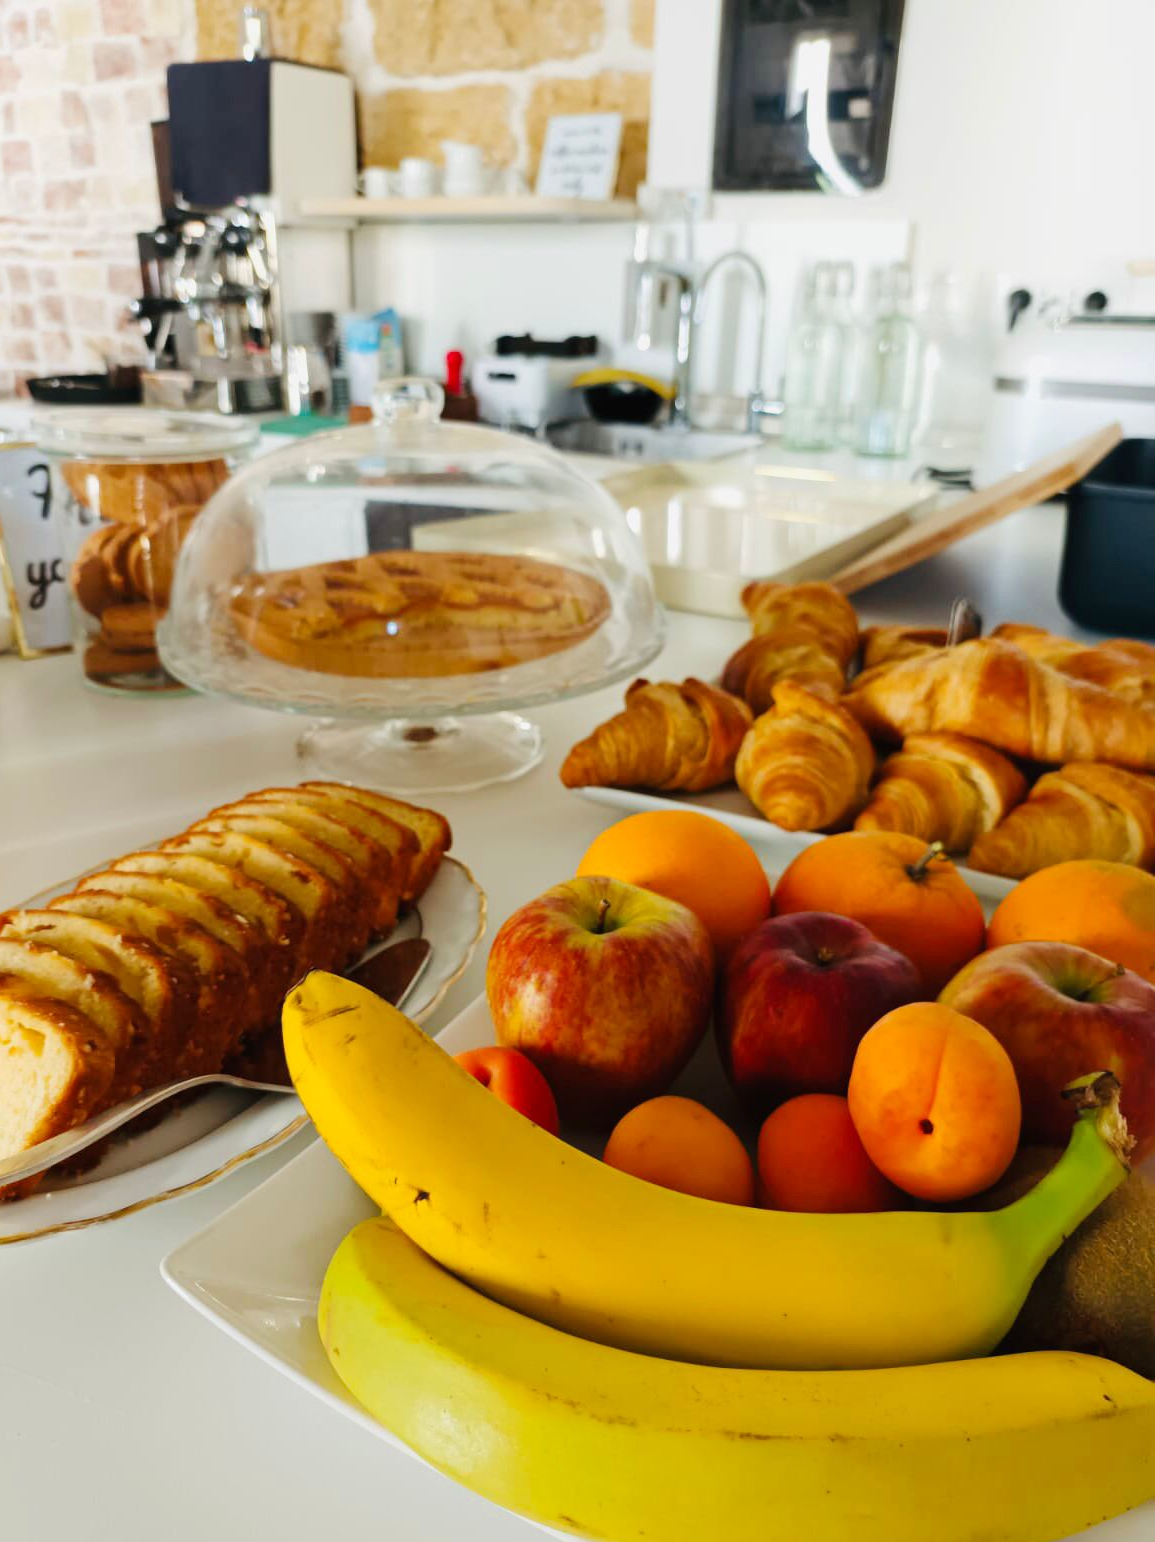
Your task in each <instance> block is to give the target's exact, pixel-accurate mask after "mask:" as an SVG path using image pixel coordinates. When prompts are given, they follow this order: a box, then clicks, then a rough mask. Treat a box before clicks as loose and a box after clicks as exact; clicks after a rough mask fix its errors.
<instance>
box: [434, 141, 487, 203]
mask: <svg viewBox="0 0 1155 1542" xmlns="http://www.w3.org/2000/svg"><path fill="white" fill-rule="evenodd" d="M441 149H442V152H443V154H444V156H445V191H446V193H447V194H448V195H449V196H450V197H451V198H469V197H472V196H474V195H476V194H478V193H484V192H485V188H486V175H485V158H484V156H483V155H482V151H481V146H480V145H468V144H462V143H460V141H458V140H456V139H443V140H442V141H441Z"/></svg>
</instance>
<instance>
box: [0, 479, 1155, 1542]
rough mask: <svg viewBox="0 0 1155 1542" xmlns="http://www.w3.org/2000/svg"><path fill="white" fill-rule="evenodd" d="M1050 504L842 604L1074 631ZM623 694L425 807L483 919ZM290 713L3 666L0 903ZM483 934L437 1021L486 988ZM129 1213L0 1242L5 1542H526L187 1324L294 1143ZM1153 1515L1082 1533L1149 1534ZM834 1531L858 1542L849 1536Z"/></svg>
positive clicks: (221, 784)
mask: <svg viewBox="0 0 1155 1542" xmlns="http://www.w3.org/2000/svg"><path fill="white" fill-rule="evenodd" d="M1061 535H1062V513H1061V511H1060V510H1058V509H1056V508H1053V507H1048V508H1041V509H1031V510H1026V511H1024V512H1022V513H1020V514H1017V515H1014V516H1012V517H1011V518H1010V519H1008V520H1007V521H1006V522H1005V523H1003V524H1001V525H997V526H994V527H991V528H990V529H988V530H985V531H982V532H980V533H979V534H977V535H975V536H973V537H971V538H970V539H968V540H966V541H964V542H962V543H960V544H959V545H958V546H957V547H956V548H954V549H953V550H951V551H950V552H948V553H945V554H943V555H942V556H940V557H937V558H934V559H933V560H931V561H929V562H926V563H924V564H923V565H922V566H920V567H918V568H915V569H912V570H910V571H909V572H907V573H905V574H902V575H900V576H899V577H896V578H894V579H892V580H890V581H888V582H887V583H885V584H881V585H878V586H876V587H875V588H874V589H871V590H869V591H866V592H865V593H863V594H862V595H860V596H857V597H856V603H857V604H858V606H859V608H860V611H861V614H862V616H863V619H864V621H866V622H879V621H905V622H920V623H934V622H943V621H944V620H945V618H946V615H947V611H948V608H949V605H950V602H951V600H952V599H953V597H954V596H955V595H956V594H959V593H964V594H967V595H969V596H970V597H971V598H972V599H973V600H974V601H975V602H976V603H977V605H978V607H979V609H980V610H981V611H982V612H983V614H984V617H985V619H986V621H987V623H988V624H994V623H995V622H998V621H1001V620H1007V619H1016V620H1021V621H1031V622H1036V623H1039V624H1041V625H1044V626H1049V627H1056V628H1061V629H1066V630H1070V628H1069V627H1067V624H1066V623H1065V621H1064V619H1063V617H1062V615H1061V613H1060V611H1059V609H1058V606H1057V603H1056V600H1055V584H1056V578H1057V571H1058V554H1059V546H1060V542H1061ZM744 635H745V628H744V627H743V626H742V625H741V624H739V623H735V622H725V621H718V620H711V619H708V618H705V617H699V616H685V615H673V616H671V618H670V635H669V641H668V644H667V647H666V649H665V651H664V653H663V654H662V655H661V657H660V658H659V659H658V660H657V661H655V663H654V665H653V666H652V669H651V671H650V672H651V674H652V676H653V677H654V678H662V677H667V678H681V677H682V676H683V675H685V674H687V673H697V674H702V675H707V676H708V675H710V674H711V673H713V672H714V671H715V670H717V669H718V668H719V666H720V665H721V663H722V661H723V660H724V659H725V657H726V655H727V654H728V652H729V651H730V650H731V648H732V647H733V646H734V645H735V644H736V643H737V641H738V640H739V639H740V638H742V637H743V636H744ZM619 700H620V687H618V688H614V689H612V690H609V691H605V692H602V693H599V694H597V695H594V696H589V697H586V698H584V699H579V700H577V701H572V702H566V703H559V704H558V705H556V706H551V707H547V708H544V709H542V710H540V711H539V712H538V713H537V714H536V715H537V717H538V718H539V720H540V722H541V724H542V726H543V728H544V730H545V734H546V744H547V748H546V758H545V763H544V764H543V765H541V766H540V767H538V768H537V769H536V770H535V771H533V772H532V773H530V775H529V776H528V777H526V778H525V779H524V780H522V781H520V782H518V783H516V784H515V785H514V786H506V787H496V788H490V789H487V790H485V791H482V792H478V793H471V794H468V795H462V796H455V797H450V796H446V797H442V798H439V799H437V800H436V801H437V802H438V804H439V805H440V806H441V807H443V808H444V810H445V812H446V813H447V815H448V816H449V818H450V819H451V820H452V823H453V830H454V849H455V851H458V852H459V853H460V854H461V856H462V857H463V859H464V860H465V861H467V862H468V863H469V864H470V866H471V867H472V868H473V870H474V871H475V872H476V874H477V877H478V879H479V881H480V882H481V883H482V884H483V885H484V887H485V888H486V889H487V890H488V891H489V896H490V907H491V908H490V917H491V924H492V926H496V925H497V924H499V923H500V921H501V920H502V919H503V918H504V917H505V916H506V915H507V914H509V912H510V911H511V910H513V909H514V908H515V907H516V906H517V905H518V904H520V903H522V902H524V901H525V900H526V899H528V898H529V897H531V896H532V895H534V894H537V893H538V892H540V891H541V890H543V889H545V888H546V887H548V886H549V885H550V884H552V883H554V882H556V881H557V880H559V879H560V878H562V877H565V876H566V875H568V874H569V873H571V872H572V870H573V867H574V864H575V862H576V860H577V858H578V856H579V854H580V853H581V851H582V850H583V849H584V847H585V846H586V845H587V844H588V842H589V841H590V840H591V839H592V837H593V836H594V835H595V834H596V833H597V831H598V830H599V829H601V828H602V827H603V826H604V825H605V824H607V823H608V822H609V819H608V815H607V813H606V812H605V811H604V810H599V809H597V808H595V807H594V806H593V805H591V804H589V803H586V802H584V801H583V800H582V799H581V798H579V797H577V796H575V795H573V794H570V793H566V792H565V791H563V789H562V788H561V786H560V784H559V782H558V779H557V768H558V765H559V763H560V761H561V759H562V757H563V755H564V753H565V751H566V750H567V748H568V747H569V745H570V744H571V743H572V742H573V740H574V739H575V738H577V737H579V736H580V735H581V734H584V733H585V732H587V731H588V730H589V728H590V727H592V725H593V724H594V723H595V722H597V721H598V720H599V719H601V718H602V717H604V716H606V715H607V714H608V713H609V712H610V711H611V710H613V709H614V708H615V707H616V705H617V703H618V701H619ZM299 728H300V724H299V723H298V722H296V721H294V720H293V719H291V718H288V717H281V716H278V715H276V714H273V713H265V712H260V711H256V710H250V709H247V708H244V707H240V706H237V705H234V704H232V703H228V702H219V701H213V700H207V699H202V698H196V697H173V698H169V699H165V700H157V699H155V698H154V699H147V700H139V701H136V700H125V699H114V698H111V697H107V696H103V695H98V694H97V693H95V692H93V691H91V690H89V689H88V688H86V687H85V686H84V685H83V684H82V682H81V680H80V675H79V670H78V668H77V665H76V661H75V660H74V659H72V658H70V657H67V656H66V657H60V658H52V659H43V660H37V661H34V662H28V663H24V662H20V661H19V660H16V659H14V658H7V659H0V904H11V903H13V902H15V901H18V900H19V899H21V898H22V897H23V896H25V895H27V894H29V893H31V892H32V891H34V890H36V889H39V888H41V887H43V886H44V885H46V884H49V883H51V882H53V881H54V880H57V879H60V878H64V877H66V876H67V875H69V874H72V873H76V872H79V871H80V870H82V869H84V868H85V867H86V866H88V865H90V864H92V863H95V862H97V861H99V860H100V859H101V858H104V857H107V856H109V855H110V854H112V853H115V852H117V851H119V850H122V849H125V848H127V847H128V846H130V845H131V844H132V843H134V842H139V841H144V840H148V839H149V838H150V837H155V836H156V835H157V834H158V833H161V832H163V831H165V830H168V829H171V828H176V827H178V826H180V825H181V824H183V823H185V822H186V821H187V820H189V819H190V818H192V817H193V816H194V815H196V814H197V813H198V812H199V811H203V810H207V809H208V808H209V807H211V806H212V805H213V804H215V803H219V802H221V801H222V800H223V799H225V798H228V797H232V796H237V795H239V794H240V793H242V792H243V791H245V790H246V789H248V788H252V787H257V786H261V785H262V784H267V783H270V782H278V781H293V780H295V779H296V777H297V771H296V766H295V763H294V753H293V746H294V741H295V739H296V736H297V734H298V732H299ZM484 955H485V949H484V946H483V947H482V949H481V950H479V954H478V957H477V958H476V959H475V960H474V963H473V965H472V966H471V968H470V969H469V971H468V973H467V975H466V977H465V978H464V979H463V980H462V981H461V982H460V983H459V984H458V985H457V987H456V988H455V989H454V990H453V992H452V993H451V995H450V997H449V999H448V1000H447V1001H446V1002H445V1003H444V1005H443V1007H442V1008H441V1010H440V1011H439V1013H438V1014H437V1017H436V1018H435V1026H437V1025H440V1024H443V1023H444V1022H446V1021H447V1020H448V1019H449V1018H450V1017H452V1016H453V1015H455V1014H456V1013H457V1012H459V1011H460V1010H461V1008H462V1007H463V1006H464V1005H465V1004H466V1003H467V1002H468V1001H469V1000H470V999H471V997H472V996H473V995H474V994H475V993H476V992H477V991H478V990H479V989H480V988H481V984H482V976H483V970H484ZM305 1139H306V1137H305V1136H304V1135H301V1136H298V1137H297V1138H296V1140H295V1141H294V1142H292V1143H290V1144H289V1145H288V1146H286V1147H282V1148H281V1149H280V1150H279V1151H278V1152H276V1153H273V1154H270V1155H269V1156H266V1157H265V1158H263V1159H261V1160H260V1161H258V1162H255V1163H253V1164H251V1165H249V1166H248V1167H246V1168H244V1169H242V1170H241V1171H239V1172H237V1173H234V1174H233V1175H231V1176H230V1177H228V1178H227V1179H225V1180H224V1181H222V1182H221V1183H219V1184H217V1185H215V1186H214V1187H211V1188H209V1189H206V1190H203V1191H201V1192H199V1193H196V1194H192V1195H189V1196H187V1197H185V1198H183V1199H181V1200H178V1201H175V1202H172V1203H169V1204H166V1205H160V1206H157V1207H156V1208H153V1209H149V1210H145V1211H143V1212H141V1213H139V1214H137V1215H135V1216H132V1217H129V1218H127V1219H125V1220H121V1221H117V1222H113V1223H110V1224H108V1225H103V1226H98V1227H94V1228H92V1229H91V1230H87V1231H81V1232H78V1233H75V1234H72V1235H64V1236H59V1237H54V1238H49V1239H47V1240H44V1241H39V1242H34V1243H31V1244H28V1245H25V1246H18V1247H12V1248H0V1428H2V1429H3V1431H4V1439H3V1440H2V1441H0V1494H2V1495H3V1510H4V1515H3V1523H2V1525H0V1530H2V1532H3V1535H4V1537H5V1538H6V1539H8V1538H11V1542H33V1539H37V1538H48V1539H56V1538H62V1537H65V1536H77V1537H80V1538H84V1539H85V1542H113V1539H115V1542H155V1539H156V1538H157V1537H163V1538H164V1539H165V1542H201V1539H203V1538H207V1537H211V1538H212V1539H213V1542H262V1539H265V1538H269V1539H272V1538H276V1539H277V1542H315V1539H317V1538H320V1537H340V1538H341V1539H342V1542H381V1539H382V1538H388V1539H389V1542H448V1539H449V1538H469V1539H470V1542H520V1539H528V1538H530V1537H531V1536H533V1535H535V1534H536V1533H535V1532H534V1531H533V1530H532V1529H530V1528H529V1527H528V1526H527V1525H526V1524H525V1523H524V1522H522V1521H520V1520H518V1519H516V1518H515V1517H512V1516H510V1515H508V1514H506V1513H505V1512H502V1511H500V1510H498V1509H495V1508H494V1507H492V1506H491V1505H489V1504H487V1503H486V1502H484V1501H482V1500H480V1499H478V1498H475V1497H474V1496H473V1495H471V1494H469V1493H467V1492H466V1491H465V1490H463V1489H460V1488H458V1487H456V1486H455V1485H453V1484H452V1483H450V1482H449V1481H448V1480H446V1479H444V1478H442V1477H440V1476H439V1475H438V1474H437V1473H435V1472H433V1471H431V1470H430V1469H428V1468H426V1467H424V1466H422V1465H421V1464H419V1463H417V1462H415V1461H412V1460H409V1459H408V1458H406V1457H404V1456H402V1455H401V1454H399V1453H397V1452H396V1451H393V1450H391V1449H390V1448H389V1447H388V1446H386V1445H385V1444H384V1443H383V1442H380V1441H378V1440H376V1439H374V1438H373V1437H372V1436H371V1435H369V1434H367V1433H366V1432H365V1431H363V1430H361V1429H359V1428H357V1427H355V1426H354V1425H352V1424H350V1423H348V1422H347V1421H345V1420H343V1419H339V1418H335V1417H334V1416H333V1414H332V1413H331V1412H330V1411H329V1410H328V1409H327V1408H325V1407H324V1406H323V1405H322V1404H321V1403H319V1402H318V1401H316V1400H315V1399H313V1398H310V1397H308V1396H306V1395H305V1394H304V1393H303V1392H301V1391H300V1390H298V1389H297V1388H295V1387H294V1386H292V1385H291V1384H290V1383H289V1382H288V1381H286V1380H284V1379H283V1378H282V1377H280V1376H279V1375H277V1374H276V1373H275V1372H274V1371H273V1370H271V1369H269V1368H268V1367H267V1366H265V1365H263V1364H261V1363H260V1362H259V1361H258V1360H257V1359H255V1358H254V1357H253V1356H251V1355H249V1354H246V1353H245V1352H244V1351H242V1350H241V1349H239V1348H238V1347H237V1346H236V1345H235V1344H234V1343H232V1342H231V1341H230V1340H229V1339H228V1338H226V1337H225V1336H224V1335H222V1334H221V1333H219V1332H217V1331H216V1330H215V1329H213V1328H212V1327H211V1326H210V1325H209V1324H208V1323H207V1322H205V1321H203V1320H202V1319H201V1318H199V1317H198V1316H196V1315H195V1314H194V1313H193V1312H191V1311H190V1310H189V1309H188V1308H187V1307H186V1306H184V1305H183V1304H182V1303H181V1302H180V1301H178V1299H177V1298H176V1297H175V1296H174V1295H173V1294H172V1293H171V1292H170V1291H169V1290H168V1289H167V1288H166V1287H165V1286H164V1285H163V1284H162V1282H161V1279H160V1275H159V1273H158V1264H159V1261H160V1259H161V1258H162V1257H163V1256H164V1254H165V1253H167V1252H168V1251H169V1250H170V1249H172V1248H173V1247H174V1246H175V1245H176V1244H177V1243H178V1242H180V1241H182V1240H183V1239H184V1238H186V1237H188V1236H189V1235H191V1234H192V1233H193V1232H195V1231H197V1230H198V1229H199V1228H200V1227H202V1226H203V1225H204V1224H205V1223H206V1222H207V1221H208V1220H209V1219H210V1218H211V1217H213V1216H215V1215H217V1214H218V1213H219V1212H220V1211H221V1210H223V1209H224V1208H225V1207H226V1206H228V1205H230V1204H232V1203H234V1202H235V1201H236V1200H237V1199H239V1198H240V1197H241V1196H242V1195H244V1194H245V1193H246V1192H248V1191H249V1190H250V1189H252V1188H253V1187H254V1186H255V1185H256V1184H257V1183H259V1182H261V1181H262V1179H264V1178H265V1177H267V1176H268V1175H269V1174H270V1173H271V1172H273V1171H274V1170H275V1169H276V1167H277V1166H278V1165H279V1164H281V1163H283V1162H284V1161H286V1160H287V1159H288V1158H289V1157H290V1156H292V1155H293V1154H295V1152H296V1151H298V1150H300V1149H301V1147H302V1143H303V1141H304V1140H305ZM1151 1525H1152V1520H1151V1514H1150V1512H1149V1511H1147V1512H1144V1513H1142V1514H1141V1515H1136V1516H1132V1517H1130V1518H1127V1517H1123V1518H1120V1519H1119V1520H1117V1521H1114V1522H1111V1523H1109V1524H1107V1525H1105V1526H1103V1527H1101V1528H1099V1529H1098V1530H1096V1531H1095V1533H1094V1536H1095V1538H1096V1542H1140V1539H1141V1538H1149V1537H1150V1528H1151ZM847 1542H852V1539H850V1538H848V1539H847Z"/></svg>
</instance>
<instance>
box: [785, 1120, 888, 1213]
mask: <svg viewBox="0 0 1155 1542" xmlns="http://www.w3.org/2000/svg"><path fill="white" fill-rule="evenodd" d="M758 1180H759V1184H758V1202H759V1204H761V1205H765V1206H766V1208H767V1209H771V1210H806V1211H813V1212H822V1213H824V1214H827V1215H839V1214H841V1215H845V1214H849V1213H851V1212H855V1211H869V1210H897V1209H898V1208H899V1207H900V1205H901V1203H902V1200H901V1196H900V1195H899V1193H898V1191H897V1189H895V1187H894V1186H893V1184H891V1183H889V1182H888V1181H887V1179H886V1178H884V1177H883V1175H882V1174H881V1173H880V1172H879V1170H878V1168H877V1167H875V1165H874V1163H873V1162H872V1161H871V1160H870V1158H869V1157H868V1156H867V1154H866V1148H865V1146H863V1144H862V1141H861V1139H860V1138H859V1135H858V1131H857V1130H856V1129H855V1128H854V1121H853V1120H852V1119H851V1117H850V1107H849V1105H848V1103H847V1101H846V1099H845V1098H840V1097H838V1096H837V1095H836V1094H834V1093H828V1092H807V1093H803V1094H802V1096H801V1097H797V1098H790V1099H788V1101H787V1102H785V1103H782V1104H780V1105H779V1106H778V1107H777V1108H776V1109H775V1110H774V1112H773V1113H772V1114H771V1115H770V1117H769V1118H768V1119H767V1120H766V1121H765V1123H764V1124H763V1126H762V1129H761V1130H760V1131H759V1134H758Z"/></svg>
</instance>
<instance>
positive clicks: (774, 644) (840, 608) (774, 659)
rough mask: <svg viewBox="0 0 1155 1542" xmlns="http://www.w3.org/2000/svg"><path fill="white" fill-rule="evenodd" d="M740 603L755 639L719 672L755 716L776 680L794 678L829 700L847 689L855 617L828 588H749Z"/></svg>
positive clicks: (767, 703)
mask: <svg viewBox="0 0 1155 1542" xmlns="http://www.w3.org/2000/svg"><path fill="white" fill-rule="evenodd" d="M742 604H743V605H744V606H745V608H746V613H747V615H748V616H749V617H750V621H751V623H752V625H753V627H754V636H753V637H752V638H751V639H750V641H749V642H748V643H744V644H743V645H742V647H741V648H739V649H738V651H737V653H735V654H734V655H733V656H732V657H731V659H730V660H729V662H728V663H727V665H726V667H725V669H724V670H723V671H722V686H723V688H724V689H725V690H727V691H732V692H733V693H734V694H735V695H736V696H744V697H745V699H746V700H747V701H748V702H749V704H750V706H751V707H752V708H753V709H754V711H755V712H765V711H766V710H767V708H768V707H769V706H770V704H771V702H772V700H773V696H774V687H775V685H776V684H777V683H778V681H779V680H793V681H796V682H797V683H798V684H799V685H804V686H806V687H807V689H809V690H811V691H814V692H816V693H817V694H819V695H824V696H828V697H830V698H831V699H833V698H834V697H837V696H841V695H842V692H843V691H844V690H845V689H846V669H847V666H848V665H849V663H850V661H851V659H852V658H853V657H854V655H855V653H856V652H857V651H858V617H857V616H856V615H855V613H854V607H853V605H851V603H850V601H849V600H848V599H847V598H846V596H845V595H844V594H842V593H840V591H839V590H837V589H835V588H834V587H833V585H831V584H775V583H769V582H767V581H765V580H761V579H760V580H758V581H757V582H755V583H752V584H747V585H746V587H745V588H744V589H743V590H742Z"/></svg>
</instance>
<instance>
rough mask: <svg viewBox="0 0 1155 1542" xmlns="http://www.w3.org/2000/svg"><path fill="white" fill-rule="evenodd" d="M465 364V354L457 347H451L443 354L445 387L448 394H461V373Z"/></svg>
mask: <svg viewBox="0 0 1155 1542" xmlns="http://www.w3.org/2000/svg"><path fill="white" fill-rule="evenodd" d="M464 366H465V355H464V354H463V353H462V352H461V351H460V350H459V349H457V348H451V349H450V350H449V352H448V353H447V354H446V355H445V389H446V390H447V391H448V392H449V394H450V396H460V395H461V373H462V370H463V368H464Z"/></svg>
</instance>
